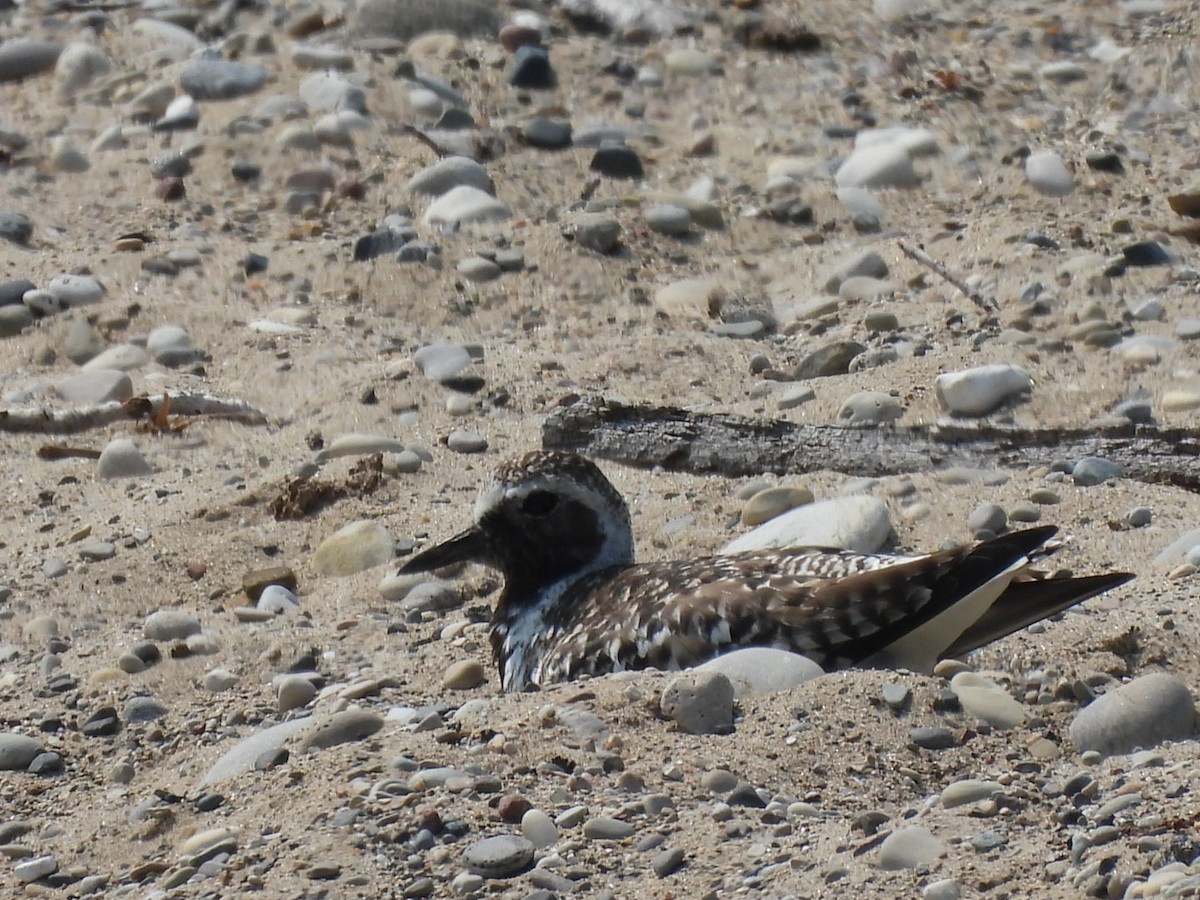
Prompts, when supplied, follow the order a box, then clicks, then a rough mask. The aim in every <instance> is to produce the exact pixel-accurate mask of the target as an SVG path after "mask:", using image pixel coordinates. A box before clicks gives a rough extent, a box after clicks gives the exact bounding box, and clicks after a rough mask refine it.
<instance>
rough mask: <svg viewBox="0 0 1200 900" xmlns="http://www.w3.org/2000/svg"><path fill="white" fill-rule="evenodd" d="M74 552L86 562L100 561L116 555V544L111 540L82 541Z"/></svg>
mask: <svg viewBox="0 0 1200 900" xmlns="http://www.w3.org/2000/svg"><path fill="white" fill-rule="evenodd" d="M75 552H76V553H78V554H79V557H80V559H83V560H86V561H87V562H101V561H102V560H106V559H112V558H113V557H114V556H116V555H117V545H116V544H114V543H112V542H111V541H84V542H83V543H82V544H80V545H79V546H78V547H76V548H75Z"/></svg>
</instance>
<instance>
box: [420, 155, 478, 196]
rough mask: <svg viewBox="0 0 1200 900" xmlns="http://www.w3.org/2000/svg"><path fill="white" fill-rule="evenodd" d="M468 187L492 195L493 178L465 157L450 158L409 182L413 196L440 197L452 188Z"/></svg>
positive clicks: (425, 170) (435, 164)
mask: <svg viewBox="0 0 1200 900" xmlns="http://www.w3.org/2000/svg"><path fill="white" fill-rule="evenodd" d="M460 185H468V186H470V187H473V188H478V189H479V190H481V191H487V192H488V193H489V194H490V193H492V191H493V190H494V188H493V187H492V178H491V176H490V175H488V173H487V169H485V168H484V167H483V166H481V165H480V164H479V163H477V162H475V160H473V159H470V158H468V157H465V156H449V157H447V158H446V159H443V160H440V161H439V162H436V163H434V164H433V165H432V166H429V167H427V168H424V169H422V170H421V171H420V172H418V173H417V174H416V175H414V176H413V177H412V178H410V179H409V180H408V190H409V192H410V193H413V194H423V195H426V196H430V197H440V196H441V195H442V194H444V193H446V192H447V191H449V190H450V189H451V188H456V187H459V186H460Z"/></svg>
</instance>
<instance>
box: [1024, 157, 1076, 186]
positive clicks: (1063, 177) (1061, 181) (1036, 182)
mask: <svg viewBox="0 0 1200 900" xmlns="http://www.w3.org/2000/svg"><path fill="white" fill-rule="evenodd" d="M1025 177H1026V178H1027V179H1028V180H1029V183H1030V184H1031V185H1033V187H1034V189H1035V190H1037V191H1038V192H1039V193H1042V194H1045V195H1046V196H1048V197H1065V196H1066V195H1067V194H1069V193H1071V192H1072V191H1073V190H1075V179H1074V178H1073V177H1072V176H1071V173H1070V171H1068V169H1067V166H1066V163H1064V162H1063V160H1062V157H1061V156H1059V155H1058V154H1057V153H1054V152H1052V151H1049V150H1044V151H1041V152H1039V153H1031V154H1029V156H1028V157H1027V158H1026V160H1025Z"/></svg>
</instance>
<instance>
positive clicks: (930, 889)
mask: <svg viewBox="0 0 1200 900" xmlns="http://www.w3.org/2000/svg"><path fill="white" fill-rule="evenodd" d="M961 896H962V894H961V891H960V889H959V886H958V882H957V881H955V880H954V879H953V878H942V879H939V880H938V881H931V882H930V883H929V884H927V885H925V887H924V888H922V889H921V900H959V898H960V897H961Z"/></svg>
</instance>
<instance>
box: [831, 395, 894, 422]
mask: <svg viewBox="0 0 1200 900" xmlns="http://www.w3.org/2000/svg"><path fill="white" fill-rule="evenodd" d="M903 413H904V410H903V409H902V408H901V406H900V401H899V400H897V399H896V398H895V397H893V396H892V395H891V394H885V393H883V392H882V391H858V392H857V393H854V394H851V395H850V396H849V397H847V398H846V399H845V401H844V402H843V403H842V405H841V408H839V409H838V413H837V423H838V424H839V425H849V426H852V427H856V428H862V427H870V426H872V425H882V424H885V423H887V422H894V421H896V419H898V418H900V416H901V415H902V414H903Z"/></svg>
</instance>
